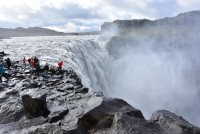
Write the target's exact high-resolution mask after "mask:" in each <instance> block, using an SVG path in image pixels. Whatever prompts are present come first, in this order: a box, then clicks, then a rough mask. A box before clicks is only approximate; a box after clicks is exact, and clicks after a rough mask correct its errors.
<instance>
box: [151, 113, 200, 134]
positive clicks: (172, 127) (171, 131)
mask: <svg viewBox="0 0 200 134" xmlns="http://www.w3.org/2000/svg"><path fill="white" fill-rule="evenodd" d="M150 120H151V121H153V122H156V123H158V124H160V126H161V128H162V129H163V130H164V132H165V133H167V134H200V128H197V127H195V126H194V125H192V124H190V123H189V122H188V121H186V120H185V119H183V118H182V117H180V116H177V115H175V114H174V113H171V112H169V111H167V110H158V111H156V112H154V113H153V115H152V117H151V119H150Z"/></svg>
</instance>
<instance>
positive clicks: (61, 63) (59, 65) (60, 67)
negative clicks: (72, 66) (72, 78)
mask: <svg viewBox="0 0 200 134" xmlns="http://www.w3.org/2000/svg"><path fill="white" fill-rule="evenodd" d="M62 65H63V62H62V61H60V62H58V70H62Z"/></svg>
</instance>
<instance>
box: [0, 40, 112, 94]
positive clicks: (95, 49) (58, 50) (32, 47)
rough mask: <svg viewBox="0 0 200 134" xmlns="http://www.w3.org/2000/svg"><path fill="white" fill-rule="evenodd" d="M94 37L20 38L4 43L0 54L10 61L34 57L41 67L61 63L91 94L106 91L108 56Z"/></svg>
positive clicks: (0, 43) (4, 41) (1, 43)
mask: <svg viewBox="0 0 200 134" xmlns="http://www.w3.org/2000/svg"><path fill="white" fill-rule="evenodd" d="M95 37H96V36H65V37H62V36H57V37H56V36H55V37H21V38H12V39H4V40H2V41H1V42H0V45H1V50H0V51H5V52H6V53H9V57H10V59H12V60H22V58H23V57H24V56H25V57H26V58H29V57H31V56H37V57H38V58H39V60H40V63H41V64H43V65H44V64H45V63H49V64H51V65H54V66H56V67H57V63H58V61H64V65H63V67H64V68H67V69H72V70H74V71H75V72H76V73H77V75H79V77H80V78H81V80H82V83H83V85H84V86H86V87H89V88H90V89H92V90H94V91H102V90H103V91H104V92H106V91H108V87H107V84H106V81H105V78H106V75H107V73H106V72H105V71H106V70H108V69H106V68H107V67H108V66H107V65H108V63H109V62H108V56H107V53H106V52H105V51H104V50H103V47H101V46H100V45H99V44H98V43H97V42H96V41H95Z"/></svg>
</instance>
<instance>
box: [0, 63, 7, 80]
mask: <svg viewBox="0 0 200 134" xmlns="http://www.w3.org/2000/svg"><path fill="white" fill-rule="evenodd" d="M2 76H4V77H5V78H6V79H7V81H8V78H7V76H6V75H5V69H4V67H3V65H0V83H2V78H1V77H2Z"/></svg>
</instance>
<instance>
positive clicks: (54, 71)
mask: <svg viewBox="0 0 200 134" xmlns="http://www.w3.org/2000/svg"><path fill="white" fill-rule="evenodd" d="M50 72H51V74H55V73H56V70H55V67H54V66H51V68H50Z"/></svg>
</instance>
